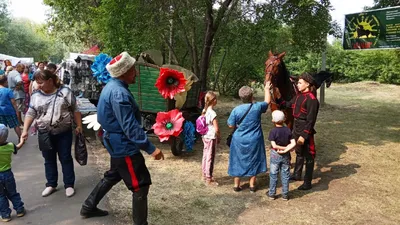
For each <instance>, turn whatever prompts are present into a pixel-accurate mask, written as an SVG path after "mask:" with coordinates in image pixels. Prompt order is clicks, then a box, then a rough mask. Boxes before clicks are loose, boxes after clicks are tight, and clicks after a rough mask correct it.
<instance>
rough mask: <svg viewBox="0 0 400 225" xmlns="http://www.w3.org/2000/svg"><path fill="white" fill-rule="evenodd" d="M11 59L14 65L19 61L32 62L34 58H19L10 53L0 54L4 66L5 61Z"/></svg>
mask: <svg viewBox="0 0 400 225" xmlns="http://www.w3.org/2000/svg"><path fill="white" fill-rule="evenodd" d="M5 60H10V62H11V65H12V66H16V65H17V64H18V63H24V64H32V63H34V59H33V58H32V57H28V58H18V57H14V56H10V55H5V54H0V65H1V67H4V61H5Z"/></svg>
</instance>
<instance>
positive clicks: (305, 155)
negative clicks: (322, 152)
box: [293, 135, 315, 185]
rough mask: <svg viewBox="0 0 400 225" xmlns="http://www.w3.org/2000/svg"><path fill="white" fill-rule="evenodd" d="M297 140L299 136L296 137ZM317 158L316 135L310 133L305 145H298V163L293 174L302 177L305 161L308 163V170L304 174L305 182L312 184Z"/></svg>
mask: <svg viewBox="0 0 400 225" xmlns="http://www.w3.org/2000/svg"><path fill="white" fill-rule="evenodd" d="M296 140H297V138H296ZM314 158H315V142H314V135H310V136H309V137H308V138H307V139H306V140H305V141H304V144H303V145H297V146H296V164H295V168H294V171H293V176H294V177H296V178H298V179H300V178H301V174H302V171H303V165H304V161H305V163H306V171H305V175H304V183H306V184H309V185H311V181H312V176H313V171H314Z"/></svg>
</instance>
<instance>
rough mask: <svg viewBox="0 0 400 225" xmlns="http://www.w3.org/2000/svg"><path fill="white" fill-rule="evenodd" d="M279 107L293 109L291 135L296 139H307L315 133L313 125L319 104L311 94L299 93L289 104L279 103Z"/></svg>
mask: <svg viewBox="0 0 400 225" xmlns="http://www.w3.org/2000/svg"><path fill="white" fill-rule="evenodd" d="M280 105H281V106H283V107H288V108H292V109H293V117H294V127H293V134H294V136H295V137H296V139H297V138H298V137H299V136H302V137H303V138H304V139H307V138H308V136H309V135H310V134H315V133H316V131H315V129H314V125H315V122H316V121H317V115H318V109H319V102H318V99H317V98H316V97H315V96H314V95H313V94H312V93H311V92H305V93H300V94H298V95H296V96H295V97H293V99H292V100H291V101H289V102H285V101H280Z"/></svg>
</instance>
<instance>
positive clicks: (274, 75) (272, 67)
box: [265, 51, 286, 85]
mask: <svg viewBox="0 0 400 225" xmlns="http://www.w3.org/2000/svg"><path fill="white" fill-rule="evenodd" d="M285 54H286V52H282V53H281V54H276V55H274V54H272V52H271V51H269V52H268V59H267V61H266V62H265V81H271V83H272V84H273V85H276V81H277V79H278V74H279V67H280V65H281V63H282V59H283V57H284V56H285Z"/></svg>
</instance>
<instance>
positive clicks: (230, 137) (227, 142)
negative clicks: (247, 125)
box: [226, 103, 253, 147]
mask: <svg viewBox="0 0 400 225" xmlns="http://www.w3.org/2000/svg"><path fill="white" fill-rule="evenodd" d="M252 106H253V103H251V104H250V107H249V108H248V109H247V111H246V113H245V114H244V115H243V116H242V118H240V120H239V123H238V124H237V125H240V124H241V123H242V121H243V120H244V118H245V117H246V116H247V114H248V113H249V112H250V109H251V107H252ZM236 128H237V127H235V128H234V129H233V131H232V133H230V134H229V135H228V137H227V138H226V145H228V146H229V147H231V142H232V137H233V134H234V133H235V131H236Z"/></svg>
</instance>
